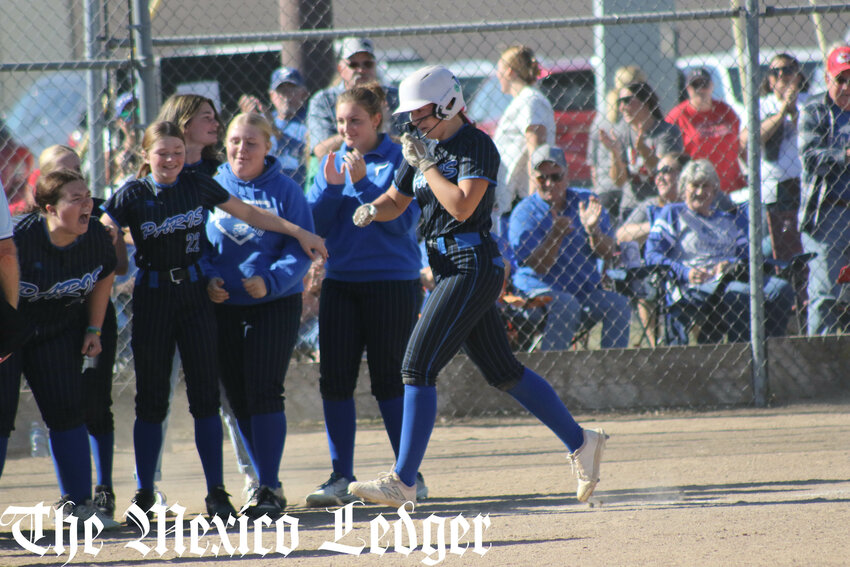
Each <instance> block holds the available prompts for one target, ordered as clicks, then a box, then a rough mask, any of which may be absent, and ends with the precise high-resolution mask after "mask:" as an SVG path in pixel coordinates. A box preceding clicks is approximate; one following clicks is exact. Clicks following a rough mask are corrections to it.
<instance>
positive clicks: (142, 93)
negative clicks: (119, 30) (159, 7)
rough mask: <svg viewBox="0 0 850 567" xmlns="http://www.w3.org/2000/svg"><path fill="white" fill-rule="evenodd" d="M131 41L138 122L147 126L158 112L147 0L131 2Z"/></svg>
mask: <svg viewBox="0 0 850 567" xmlns="http://www.w3.org/2000/svg"><path fill="white" fill-rule="evenodd" d="M133 41H134V43H135V48H136V53H135V60H136V61H137V63H138V67H137V71H138V74H139V92H138V95H139V112H140V116H139V121H140V122H141V123H142V125H144V126H147V125H148V124H150V123H151V122H153V120H154V119H155V118H156V114H157V112H158V111H159V96H158V94H157V86H156V67H155V65H154V55H153V37H152V33H151V15H150V11H149V7H148V0H133Z"/></svg>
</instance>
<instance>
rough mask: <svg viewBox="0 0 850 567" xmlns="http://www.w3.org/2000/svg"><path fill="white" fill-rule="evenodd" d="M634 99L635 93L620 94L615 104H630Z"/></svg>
mask: <svg viewBox="0 0 850 567" xmlns="http://www.w3.org/2000/svg"><path fill="white" fill-rule="evenodd" d="M634 99H635V95H627V96H621V97H620V98H618V99H617V104H631V103H632V101H633V100H634Z"/></svg>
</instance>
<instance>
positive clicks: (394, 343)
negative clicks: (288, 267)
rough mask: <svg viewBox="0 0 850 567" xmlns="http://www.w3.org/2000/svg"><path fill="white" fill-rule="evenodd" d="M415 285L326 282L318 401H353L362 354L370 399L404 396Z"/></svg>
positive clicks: (417, 299) (418, 296)
mask: <svg viewBox="0 0 850 567" xmlns="http://www.w3.org/2000/svg"><path fill="white" fill-rule="evenodd" d="M421 301H422V285H421V284H420V282H419V280H418V279H416V280H386V281H372V282H349V281H341V280H335V279H329V278H326V279H325V280H324V281H323V282H322V295H321V296H320V299H319V352H320V353H321V358H320V359H319V369H320V378H319V389H320V391H321V393H322V399H324V400H334V401H341V400H347V399H350V398H351V397H352V396H353V395H354V389H355V386H356V384H357V374H358V372H359V370H360V361H361V359H362V357H363V349H364V348H365V349H366V356H367V362H368V365H369V379H370V382H371V389H372V395H373V396H375V398H376V399H377V400H378V401H383V400H390V399H393V398H398V397H400V396H403V395H404V385H403V384H402V381H401V363H402V360H403V358H404V349H405V346H406V345H407V339H408V338H409V337H410V332H411V330H412V329H413V325H414V324H415V323H416V319H417V316H418V315H419V306H420V303H421Z"/></svg>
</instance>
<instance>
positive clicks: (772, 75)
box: [741, 53, 808, 211]
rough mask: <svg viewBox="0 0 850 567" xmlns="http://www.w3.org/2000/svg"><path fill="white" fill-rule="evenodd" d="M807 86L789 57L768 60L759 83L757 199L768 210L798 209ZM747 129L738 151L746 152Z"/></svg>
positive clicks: (795, 60)
mask: <svg viewBox="0 0 850 567" xmlns="http://www.w3.org/2000/svg"><path fill="white" fill-rule="evenodd" d="M806 90H808V82H807V81H806V78H805V77H804V76H803V74H802V73H801V72H800V62H799V61H797V59H796V58H794V56H793V55H789V54H787V53H780V54H778V55H776V56H774V57H773V59H771V61H770V64H769V67H768V71H767V75H766V76H765V77H764V80H763V81H762V84H761V88H760V94H761V99H760V101H759V106H760V112H761V114H760V115H761V117H762V121H761V127H760V128H759V133H760V135H761V195H762V200H763V201H764V202H765V203H766V204H767V206H768V209H775V210H777V211H797V209H798V208H799V206H800V175H801V174H802V171H803V164H802V162H801V161H800V154H799V153H798V152H797V122H798V118H799V115H800V112H799V107H800V106H801V105H802V104H803V103H805V102H806V99H807V97H808V95H807V93H806V92H805V91H806ZM748 137H749V136H748V132H747V129H746V128H744V129H743V130H742V131H741V151H746V148H747V139H748Z"/></svg>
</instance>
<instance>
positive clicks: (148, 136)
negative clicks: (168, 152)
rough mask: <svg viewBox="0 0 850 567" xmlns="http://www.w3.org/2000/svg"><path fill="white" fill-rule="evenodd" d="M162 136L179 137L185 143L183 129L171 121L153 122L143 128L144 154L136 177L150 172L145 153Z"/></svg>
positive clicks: (146, 153)
mask: <svg viewBox="0 0 850 567" xmlns="http://www.w3.org/2000/svg"><path fill="white" fill-rule="evenodd" d="M163 138H179V139H180V141H181V142H183V143H184V144H185V143H186V140H185V139H184V138H183V131H182V130H181V129H180V127H179V126H177V124H175V123H173V122H165V121H162V122H154V123H153V124H151V125H150V126H148V127H147V128H145V135H144V136H143V137H142V153H143V154H144V155H145V160H144V162H143V163H142V166H141V167H140V168H139V171H138V173H136V177H138V178H139V179H141V178H142V177H145V176H146V175H147V174H149V173H150V172H151V166H150V163H148V158H147V155H148V153H149V152H150V150H151V148H152V147H153V145H154V144H155V143H157V142H158V141H159V140H161V139H163Z"/></svg>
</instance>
